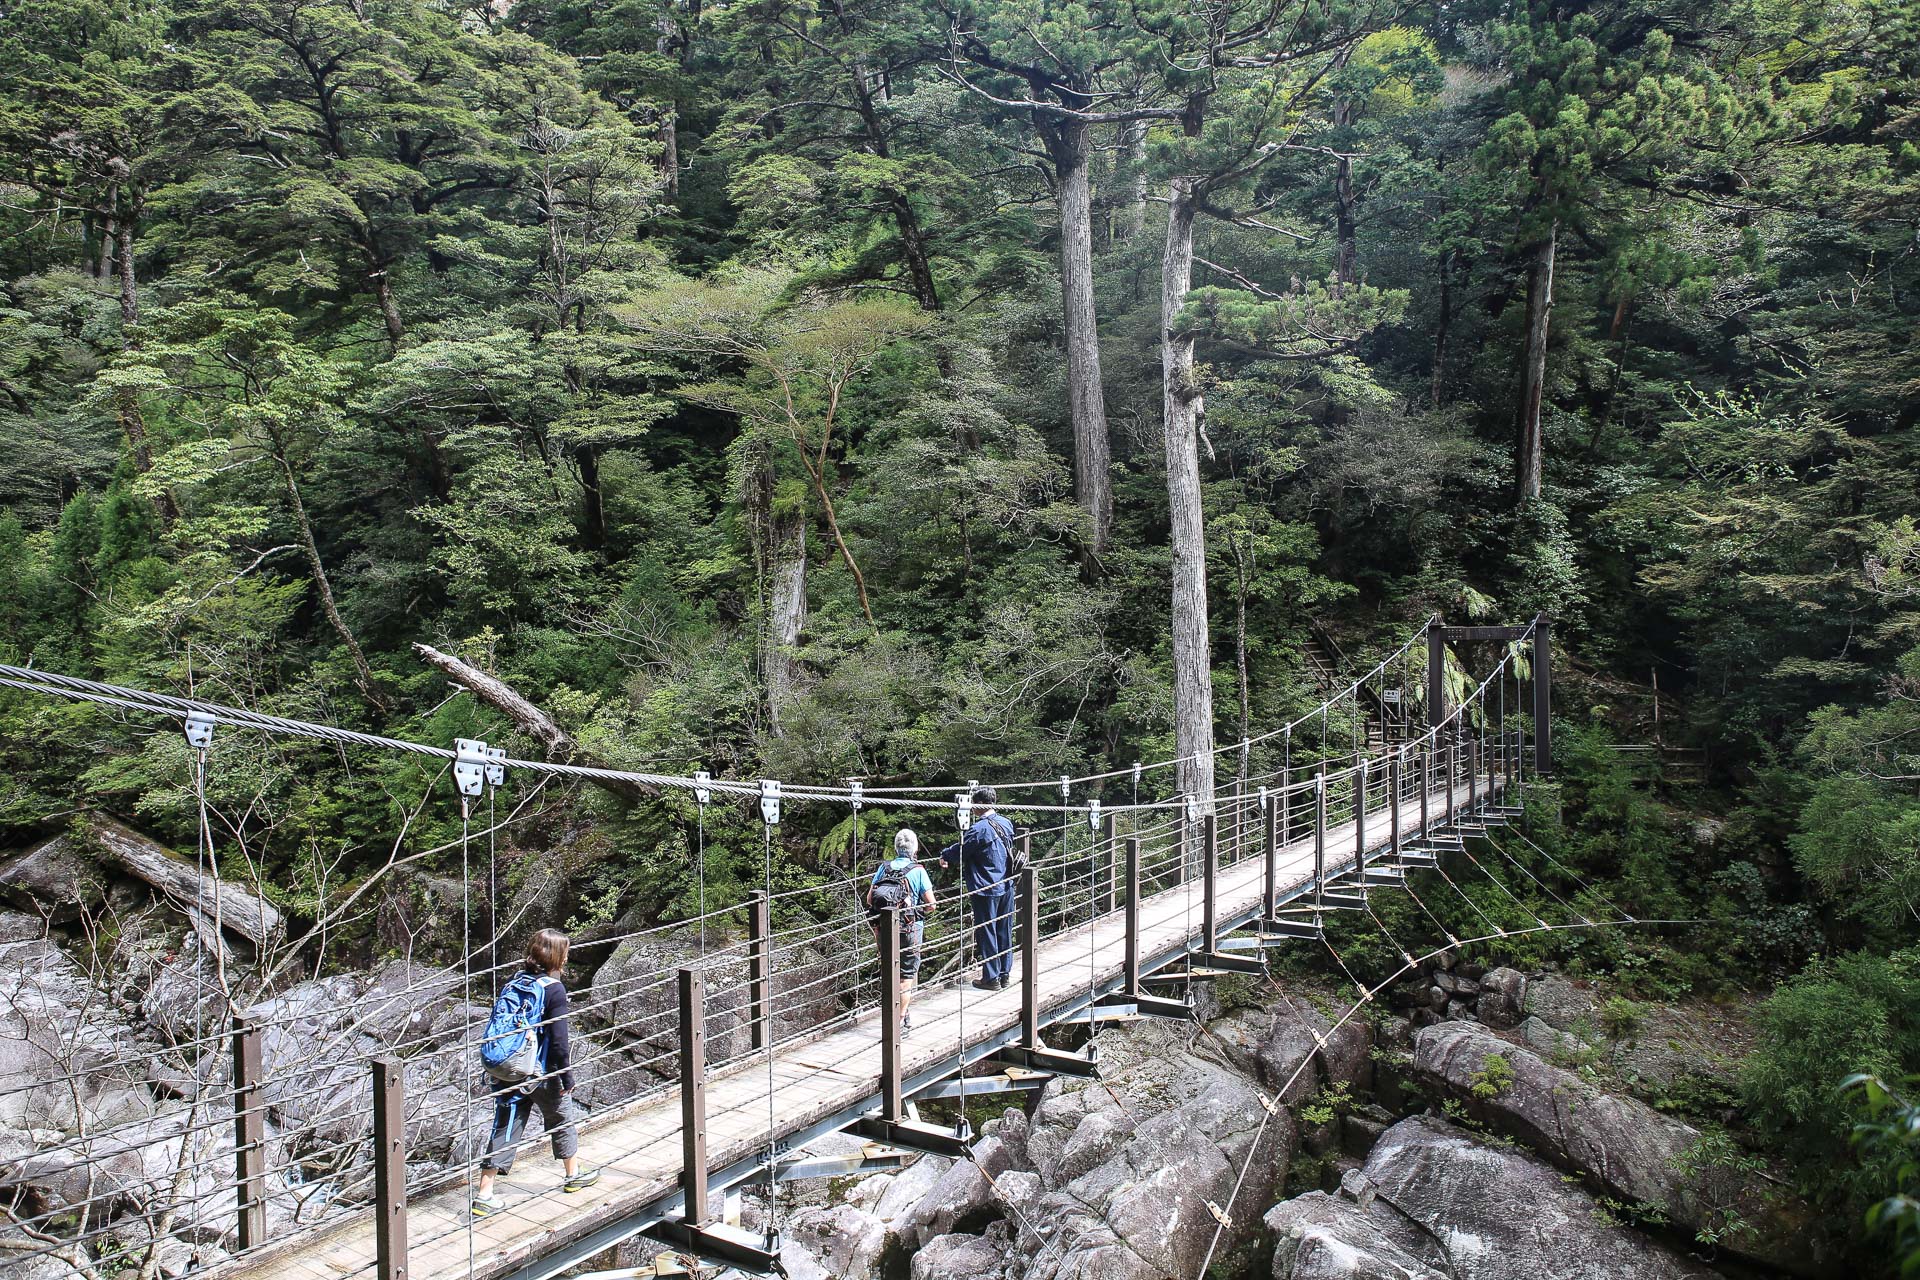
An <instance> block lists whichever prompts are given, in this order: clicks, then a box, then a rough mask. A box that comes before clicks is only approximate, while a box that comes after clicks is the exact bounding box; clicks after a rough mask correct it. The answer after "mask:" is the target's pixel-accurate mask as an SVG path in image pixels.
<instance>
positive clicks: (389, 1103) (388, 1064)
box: [373, 1058, 408, 1280]
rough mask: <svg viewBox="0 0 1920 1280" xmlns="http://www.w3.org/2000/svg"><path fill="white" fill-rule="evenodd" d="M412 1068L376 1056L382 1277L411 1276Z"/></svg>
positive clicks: (376, 1189) (377, 1247)
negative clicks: (409, 1164)
mask: <svg viewBox="0 0 1920 1280" xmlns="http://www.w3.org/2000/svg"><path fill="white" fill-rule="evenodd" d="M405 1079H406V1070H405V1068H404V1067H403V1066H402V1065H401V1064H400V1063H398V1062H395V1061H394V1060H393V1059H392V1058H375V1059H374V1060H373V1202H374V1218H373V1236H374V1257H375V1262H376V1265H377V1266H378V1269H379V1275H380V1280H407V1274H408V1273H407V1115H406V1087H405V1085H404V1083H403V1081H404V1080H405Z"/></svg>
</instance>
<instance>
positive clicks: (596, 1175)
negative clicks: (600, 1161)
mask: <svg viewBox="0 0 1920 1280" xmlns="http://www.w3.org/2000/svg"><path fill="white" fill-rule="evenodd" d="M598 1181H600V1171H599V1170H598V1169H582V1170H581V1171H580V1172H578V1173H576V1174H574V1175H573V1176H572V1177H571V1178H568V1179H567V1180H566V1181H565V1182H563V1183H561V1184H560V1189H561V1190H562V1191H566V1192H574V1191H585V1190H586V1189H587V1188H588V1187H590V1186H592V1185H593V1184H594V1183H596V1182H598Z"/></svg>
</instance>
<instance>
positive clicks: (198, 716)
mask: <svg viewBox="0 0 1920 1280" xmlns="http://www.w3.org/2000/svg"><path fill="white" fill-rule="evenodd" d="M215 723H216V721H215V720H214V718H213V717H212V716H210V715H208V714H207V713H206V712H204V711H189V712H187V722H186V723H185V724H184V725H182V726H181V730H182V732H184V733H185V734H186V735H187V745H188V746H190V747H192V748H193V749H194V750H195V751H205V750H206V749H207V748H208V747H211V746H212V745H213V726H214V724H215Z"/></svg>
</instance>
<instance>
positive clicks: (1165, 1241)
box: [1001, 1022, 1298, 1280]
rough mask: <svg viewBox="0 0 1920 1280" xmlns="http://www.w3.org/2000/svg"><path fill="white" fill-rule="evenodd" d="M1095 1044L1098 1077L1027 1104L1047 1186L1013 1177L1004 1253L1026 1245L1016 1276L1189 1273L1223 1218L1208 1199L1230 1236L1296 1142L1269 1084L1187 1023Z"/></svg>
mask: <svg viewBox="0 0 1920 1280" xmlns="http://www.w3.org/2000/svg"><path fill="white" fill-rule="evenodd" d="M1101 1045H1102V1050H1101V1070H1102V1079H1101V1080H1100V1081H1074V1082H1072V1083H1070V1084H1066V1085H1064V1086H1063V1087H1062V1088H1061V1090H1060V1092H1058V1093H1056V1094H1053V1095H1052V1096H1050V1097H1048V1098H1047V1099H1046V1100H1045V1101H1044V1102H1042V1103H1041V1105H1040V1106H1039V1107H1038V1109H1037V1110H1036V1111H1035V1113H1034V1116H1033V1121H1032V1124H1031V1126H1030V1127H1029V1129H1028V1132H1027V1134H1026V1140H1025V1154H1026V1158H1027V1163H1028V1165H1029V1167H1030V1168H1031V1170H1032V1171H1033V1172H1034V1173H1035V1174H1036V1175H1037V1176H1038V1178H1039V1180H1040V1187H1041V1188H1044V1190H1043V1191H1041V1192H1040V1193H1039V1194H1037V1195H1036V1194H1033V1193H1032V1189H1031V1188H1030V1187H1028V1186H1025V1185H1022V1184H1021V1183H1019V1182H1017V1181H1013V1180H1009V1182H1008V1189H1009V1190H1010V1191H1014V1195H1015V1196H1016V1197H1017V1198H1003V1199H1002V1201H1001V1203H1002V1204H1004V1205H1006V1211H1007V1216H1008V1220H1009V1222H1010V1226H1011V1227H1012V1228H1013V1230H1014V1232H1015V1239H1014V1248H1013V1252H1014V1254H1015V1255H1016V1256H1022V1257H1027V1258H1030V1259H1031V1261H1030V1262H1029V1264H1028V1267H1027V1270H1026V1272H1025V1280H1066V1278H1067V1277H1076V1278H1077V1277H1093V1276H1099V1277H1103V1278H1105V1280H1158V1277H1160V1276H1163V1275H1187V1274H1192V1273H1194V1272H1195V1271H1196V1270H1197V1269H1198V1267H1199V1265H1200V1261H1201V1259H1202V1257H1203V1256H1204V1255H1205V1253H1206V1251H1207V1249H1208V1247H1209V1245H1210V1244H1211V1243H1212V1242H1213V1237H1214V1233H1215V1230H1216V1228H1218V1227H1219V1225H1220V1223H1219V1219H1218V1218H1216V1217H1215V1214H1214V1210H1215V1208H1217V1209H1219V1210H1220V1211H1221V1212H1222V1213H1227V1214H1228V1215H1229V1222H1228V1225H1227V1228H1226V1229H1225V1230H1224V1231H1223V1232H1222V1233H1221V1234H1222V1238H1221V1242H1220V1248H1221V1250H1222V1251H1226V1250H1230V1249H1232V1248H1234V1247H1235V1246H1236V1245H1238V1244H1239V1243H1240V1242H1242V1241H1243V1240H1245V1239H1246V1238H1247V1237H1248V1235H1249V1234H1250V1233H1251V1231H1252V1230H1253V1229H1254V1228H1255V1226H1256V1220H1255V1215H1256V1214H1257V1213H1258V1211H1259V1206H1260V1205H1262V1204H1266V1203H1268V1202H1269V1201H1270V1199H1271V1197H1272V1193H1273V1189H1274V1188H1275V1187H1276V1186H1278V1185H1279V1184H1280V1183H1281V1181H1283V1180H1284V1178H1285V1175H1286V1169H1287V1165H1288V1162H1289V1161H1290V1159H1291V1157H1292V1153H1293V1151H1294V1148H1295V1146H1296V1144H1297V1142H1298V1134H1297V1132H1296V1130H1295V1127H1294V1123H1293V1118H1292V1116H1291V1115H1290V1114H1289V1113H1288V1112H1287V1111H1286V1110H1285V1109H1284V1108H1280V1107H1278V1106H1277V1104H1273V1096H1272V1093H1271V1092H1269V1091H1267V1090H1265V1089H1263V1088H1262V1087H1261V1086H1260V1085H1259V1084H1257V1083H1256V1082H1255V1081H1254V1080H1251V1079H1249V1078H1248V1077H1247V1076H1246V1075H1244V1074H1242V1073H1241V1071H1239V1070H1236V1069H1235V1067H1234V1065H1233V1063H1232V1062H1230V1061H1229V1062H1223V1061H1222V1060H1221V1059H1222V1057H1226V1056H1228V1055H1226V1054H1223V1053H1222V1052H1221V1051H1220V1049H1219V1046H1218V1045H1217V1044H1215V1043H1213V1042H1210V1041H1200V1042H1195V1043H1191V1044H1190V1043H1189V1042H1188V1039H1187V1028H1185V1027H1182V1026H1178V1025H1174V1024H1169V1023H1163V1022H1150V1023H1143V1024H1140V1025H1137V1026H1135V1027H1131V1028H1129V1029H1127V1030H1125V1031H1114V1032H1109V1033H1107V1034H1106V1035H1105V1036H1103V1038H1102V1041H1101ZM1235 1056H1237V1055H1235ZM1270 1104H1271V1105H1273V1106H1274V1109H1273V1110H1271V1111H1269V1109H1268V1108H1269V1105H1270ZM1012 1137H1013V1135H1012V1134H1009V1135H1008V1138H1009V1141H1010V1142H1011V1140H1012ZM1243 1169H1244V1171H1245V1176H1244V1178H1243V1177H1242V1176H1241V1174H1242V1170H1243ZM1236 1181H1238V1182H1239V1193H1238V1195H1237V1196H1236V1195H1235V1183H1236ZM1230 1202H1231V1204H1232V1208H1231V1210H1229V1209H1228V1205H1229V1203H1230ZM1210 1206H1211V1207H1210ZM1048 1241H1053V1242H1054V1243H1053V1244H1052V1246H1051V1247H1049V1246H1048V1243H1047V1242H1048Z"/></svg>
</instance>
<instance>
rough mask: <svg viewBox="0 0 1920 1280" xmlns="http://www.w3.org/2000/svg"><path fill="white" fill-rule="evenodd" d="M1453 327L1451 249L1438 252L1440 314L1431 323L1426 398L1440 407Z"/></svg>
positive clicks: (1436, 406)
mask: <svg viewBox="0 0 1920 1280" xmlns="http://www.w3.org/2000/svg"><path fill="white" fill-rule="evenodd" d="M1452 329H1453V250H1451V249H1443V250H1441V253H1440V315H1439V316H1438V318H1436V319H1435V321H1434V325H1433V383H1432V387H1431V390H1430V391H1429V393H1428V399H1429V401H1430V402H1431V403H1432V405H1433V407H1434V408H1436V409H1438V408H1439V407H1440V386H1441V383H1442V381H1443V380H1444V378H1445V375H1446V368H1447V339H1448V337H1449V336H1451V331H1452Z"/></svg>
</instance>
